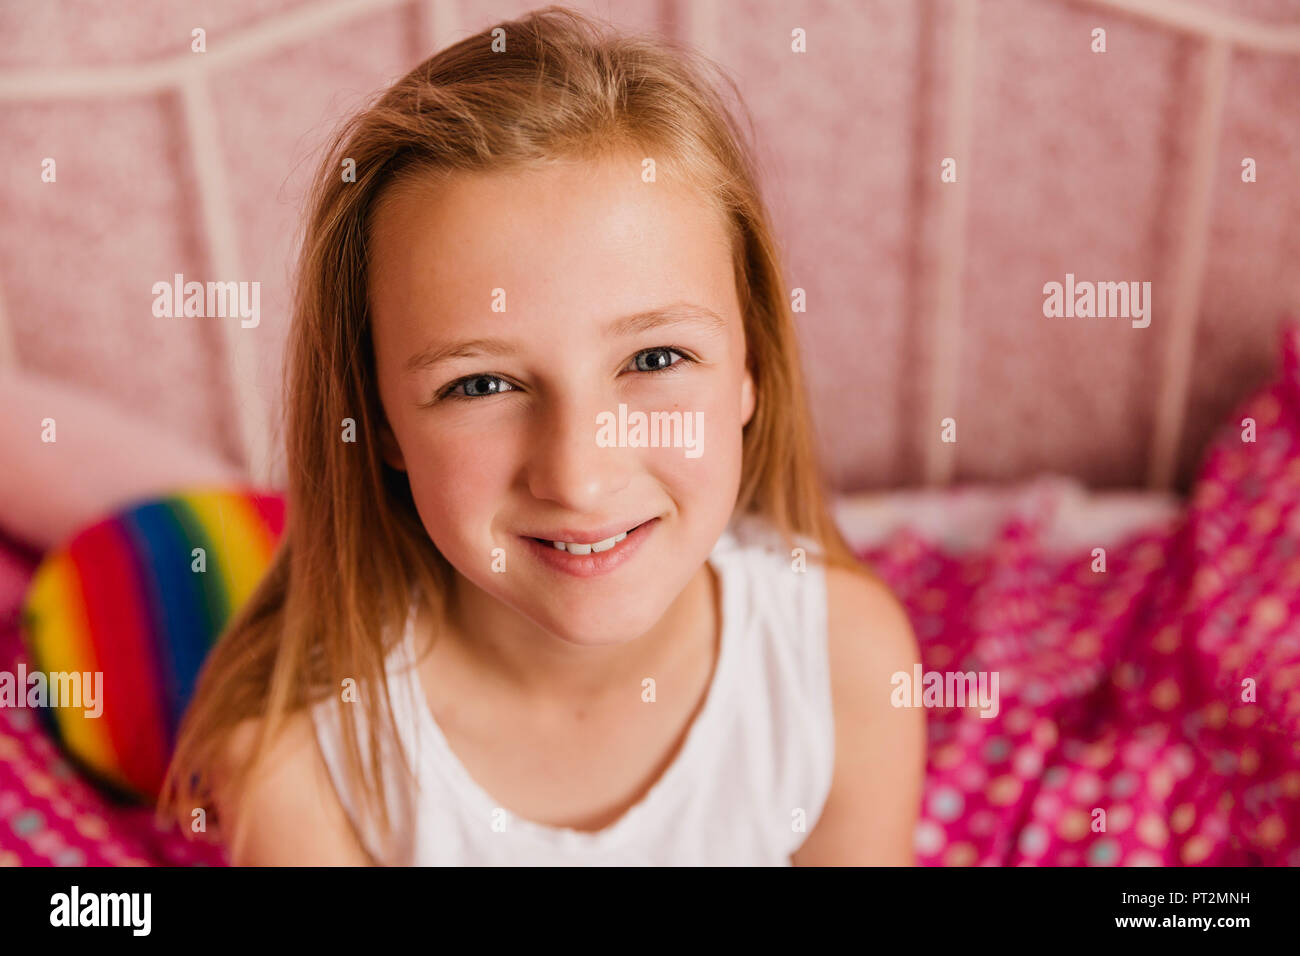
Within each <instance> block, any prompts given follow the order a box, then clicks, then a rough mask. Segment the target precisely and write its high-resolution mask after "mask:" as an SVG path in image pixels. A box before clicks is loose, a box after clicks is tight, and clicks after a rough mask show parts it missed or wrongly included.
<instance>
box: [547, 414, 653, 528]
mask: <svg viewBox="0 0 1300 956" xmlns="http://www.w3.org/2000/svg"><path fill="white" fill-rule="evenodd" d="M598 404H599V403H598V402H595V401H591V400H584V401H577V400H569V401H564V402H560V401H556V402H552V403H550V404H549V405H548V407H547V409H546V411H545V412H544V413H543V415H542V416H541V419H540V420H539V421H538V423H537V428H536V430H535V431H534V434H533V439H532V442H531V447H530V449H529V451H530V454H529V456H528V463H527V466H526V467H527V475H528V490H529V491H530V492H531V493H532V494H533V496H534V497H535V498H538V499H543V500H546V501H552V502H555V503H556V504H558V505H560V506H561V507H563V508H565V509H567V510H570V511H573V512H575V513H587V514H592V513H597V512H600V511H601V510H602V509H603V508H604V507H606V506H607V505H609V503H610V502H611V501H613V500H614V499H615V497H616V496H617V494H618V493H619V492H620V491H622V490H623V489H624V488H626V487H627V485H628V481H629V479H630V477H631V472H632V456H634V455H635V454H636V452H635V450H634V449H628V448H618V447H601V446H600V445H598V444H597V443H596V432H597V426H596V418H597V415H598V414H599V413H600V412H602V411H606V410H607V409H605V408H603V407H602V408H598V407H596V406H597V405H598Z"/></svg>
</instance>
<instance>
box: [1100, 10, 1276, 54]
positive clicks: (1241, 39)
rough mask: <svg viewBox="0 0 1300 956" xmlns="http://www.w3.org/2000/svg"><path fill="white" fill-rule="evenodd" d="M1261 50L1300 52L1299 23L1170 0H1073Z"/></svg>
mask: <svg viewBox="0 0 1300 956" xmlns="http://www.w3.org/2000/svg"><path fill="white" fill-rule="evenodd" d="M1076 2H1085V3H1089V4H1091V5H1093V6H1101V7H1110V8H1111V9H1112V10H1116V11H1118V12H1120V13H1124V14H1129V15H1131V16H1135V17H1140V18H1142V19H1145V20H1153V21H1155V22H1156V23H1159V24H1161V25H1163V26H1167V27H1173V28H1174V29H1175V30H1181V31H1183V32H1184V33H1193V34H1196V35H1198V36H1200V37H1203V38H1204V39H1207V40H1219V41H1222V42H1225V43H1229V44H1232V45H1233V46H1237V47H1241V48H1242V49H1247V50H1257V51H1260V52H1263V53H1290V54H1296V53H1300V24H1291V23H1264V22H1258V21H1255V20H1247V19H1245V18H1243V17H1237V16H1233V15H1231V14H1227V13H1219V12H1218V11H1217V10H1206V9H1204V8H1201V7H1196V6H1193V5H1192V4H1190V3H1181V2H1180V3H1173V2H1171V0H1076Z"/></svg>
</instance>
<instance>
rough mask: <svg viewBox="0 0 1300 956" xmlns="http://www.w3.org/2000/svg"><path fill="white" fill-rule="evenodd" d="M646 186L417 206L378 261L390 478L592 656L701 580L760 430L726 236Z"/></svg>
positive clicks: (434, 195) (709, 216)
mask: <svg viewBox="0 0 1300 956" xmlns="http://www.w3.org/2000/svg"><path fill="white" fill-rule="evenodd" d="M641 168H642V166H641V158H640V157H639V156H626V157H623V158H621V159H619V160H605V161H600V162H581V163H562V164H557V165H554V166H550V167H547V168H545V169H541V170H528V171H524V172H509V173H491V174H460V175H457V176H454V177H452V178H451V179H449V180H447V181H445V182H443V183H441V184H434V183H429V182H425V183H413V184H410V185H407V186H403V187H398V188H396V189H394V190H392V191H390V192H389V193H388V194H387V195H386V196H385V201H384V202H383V203H381V206H380V208H379V209H378V210H377V212H376V216H375V220H374V226H373V233H372V237H371V239H372V241H371V243H370V254H371V266H370V277H369V278H370V302H371V316H372V330H373V331H372V334H373V337H374V346H375V359H376V366H377V374H378V386H379V394H380V399H381V401H382V404H383V408H384V412H385V414H386V417H387V420H388V426H387V427H386V428H385V429H384V432H383V434H382V435H381V436H380V438H381V446H382V449H383V454H384V458H385V460H386V461H387V462H388V463H389V464H390V465H392V466H393V467H395V468H400V469H402V470H404V471H406V473H407V476H408V477H409V479H410V484H411V491H412V493H413V496H414V500H415V504H416V507H417V508H418V510H419V513H420V518H421V520H422V522H423V524H424V527H425V529H426V530H427V531H428V533H429V537H430V539H431V540H432V541H433V543H434V544H435V545H436V546H437V548H438V550H439V551H440V552H441V553H442V554H443V556H445V557H446V559H447V560H448V561H449V562H450V563H451V564H452V565H453V566H454V567H455V568H456V570H457V571H459V573H460V574H461V575H462V576H463V577H464V578H465V579H467V580H468V581H469V582H470V583H471V584H473V585H475V586H477V588H479V589H481V590H482V591H483V592H486V593H487V594H488V595H490V596H492V597H493V598H495V599H496V600H497V601H499V602H501V603H502V604H504V605H506V606H508V607H509V608H512V609H513V610H514V611H516V612H518V613H519V614H521V615H523V616H524V617H526V618H528V619H529V620H531V621H532V622H534V623H535V624H536V625H538V626H539V627H541V628H544V629H545V630H546V631H549V632H550V633H552V634H554V635H556V636H558V637H560V638H562V639H563V640H565V641H568V642H570V643H573V644H583V645H595V644H614V643H620V642H623V641H628V640H631V639H633V638H635V637H638V636H640V635H641V634H644V633H645V632H647V631H648V630H649V629H650V628H652V627H653V626H654V624H655V623H656V622H657V621H658V620H659V619H660V617H661V616H662V615H663V613H664V611H665V610H666V609H667V607H668V606H669V605H670V604H671V603H672V601H673V600H674V599H675V598H676V597H677V596H678V595H679V594H680V593H681V591H682V589H683V588H684V587H685V585H686V583H687V582H688V581H689V580H690V579H691V577H692V575H694V574H695V573H696V572H697V571H698V570H699V568H700V565H701V564H702V562H703V561H704V560H705V559H706V558H707V557H708V554H709V552H710V550H711V549H712V547H713V545H714V543H715V542H716V540H717V538H718V536H719V534H721V532H722V531H723V529H724V528H725V527H726V524H727V521H728V519H729V518H730V516H731V513H732V510H733V508H734V505H735V502H736V494H737V490H738V488H739V482H740V471H741V428H742V427H743V426H744V424H745V423H746V422H748V421H749V418H750V415H751V414H752V413H753V409H754V385H753V382H752V380H751V378H750V376H749V374H748V372H747V371H746V365H745V336H744V328H743V324H742V319H741V315H740V306H739V301H738V299H737V296H736V288H735V278H734V273H733V269H732V261H731V254H730V249H729V246H728V241H727V235H726V232H725V230H724V226H723V221H722V218H721V214H720V213H719V212H717V211H715V209H714V207H713V206H712V205H711V204H710V203H708V202H707V201H706V200H705V199H703V198H701V197H700V196H699V195H698V194H695V193H693V192H691V191H688V190H686V189H684V188H682V187H677V186H674V185H671V184H669V183H667V182H664V181H662V180H661V181H659V182H650V183H647V182H643V181H642V179H641ZM656 413H658V414H656ZM638 426H640V427H638ZM656 446H657V447H656ZM633 529H635V530H633ZM623 532H629V534H628V536H627V537H625V538H622V539H621V540H616V541H615V542H613V543H612V547H611V546H610V545H611V542H610V541H609V539H610V538H615V539H618V536H619V535H620V534H622V533H623ZM601 539H604V540H601ZM555 541H562V542H566V547H565V550H563V551H561V550H559V549H557V548H556V547H555V544H554V542H555ZM592 542H595V543H596V548H599V549H602V550H600V551H596V550H592V551H591V552H590V553H586V554H584V553H582V552H584V551H585V550H586V547H585V546H589V545H590V544H591V543H592ZM574 545H578V547H576V548H575V547H574ZM458 584H459V585H460V586H461V587H463V582H458Z"/></svg>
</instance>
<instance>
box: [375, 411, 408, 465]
mask: <svg viewBox="0 0 1300 956" xmlns="http://www.w3.org/2000/svg"><path fill="white" fill-rule="evenodd" d="M379 454H380V455H381V456H382V457H383V459H384V461H385V462H386V463H387V464H388V466H389V467H390V468H396V469H397V470H398V471H406V459H405V458H403V457H402V448H401V446H400V445H398V444H397V436H396V435H394V434H393V430H392V429H391V428H390V427H389V426H388V419H387V417H385V418H384V420H383V422H382V423H381V424H380V426H379Z"/></svg>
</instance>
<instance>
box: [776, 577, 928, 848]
mask: <svg viewBox="0 0 1300 956" xmlns="http://www.w3.org/2000/svg"><path fill="white" fill-rule="evenodd" d="M826 602H827V621H826V631H827V633H826V642H827V653H828V656H829V663H830V683H831V703H832V711H833V714H834V718H835V771H834V776H833V779H832V783H831V791H830V795H829V796H828V797H827V800H826V806H825V807H824V809H823V810H822V814H821V817H820V818H819V820H818V822H817V825H816V827H815V828H814V830H813V832H812V833H811V834H810V835H809V836H808V839H807V840H805V841H804V844H803V845H802V846H801V847H800V848H799V850H798V851H797V852H796V853H795V854H794V856H793V858H792V859H793V862H794V863H795V864H796V865H800V866H826V865H832V866H833V865H884V866H890V865H912V863H913V862H914V856H913V850H912V832H913V830H914V829H915V826H916V819H917V814H918V812H919V808H920V800H921V788H922V784H923V778H924V773H925V716H924V712H923V711H921V710H920V709H917V708H896V707H894V706H893V705H892V704H891V702H890V701H891V695H892V692H893V684H892V682H891V678H892V677H893V675H894V674H896V673H898V672H899V671H903V672H905V673H909V674H910V673H911V672H912V666H913V664H915V663H916V662H918V661H919V660H920V650H919V648H918V646H917V642H916V636H915V634H914V633H913V630H912V625H911V622H910V621H909V619H908V616H907V612H906V610H905V609H904V608H903V606H902V604H901V603H900V602H899V600H898V599H897V598H896V597H895V596H894V594H893V593H892V592H891V591H890V590H889V588H888V587H887V586H885V585H884V584H883V583H881V582H880V581H878V580H875V579H874V578H872V577H871V576H870V575H868V574H865V573H855V572H853V571H850V570H847V569H843V568H834V567H828V568H827V569H826Z"/></svg>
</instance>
